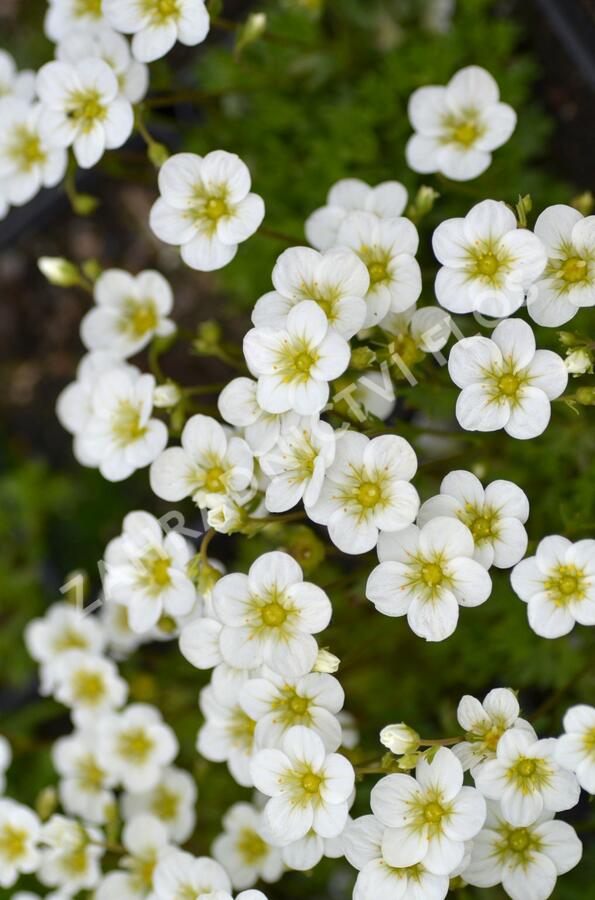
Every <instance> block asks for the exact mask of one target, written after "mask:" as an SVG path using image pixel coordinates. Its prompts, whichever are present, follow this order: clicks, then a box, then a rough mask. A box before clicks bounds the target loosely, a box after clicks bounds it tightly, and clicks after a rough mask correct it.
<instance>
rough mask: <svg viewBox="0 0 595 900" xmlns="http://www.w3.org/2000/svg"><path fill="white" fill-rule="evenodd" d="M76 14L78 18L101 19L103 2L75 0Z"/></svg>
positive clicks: (98, 0) (97, 0)
mask: <svg viewBox="0 0 595 900" xmlns="http://www.w3.org/2000/svg"><path fill="white" fill-rule="evenodd" d="M74 14H75V16H77V17H81V16H92V17H93V18H94V19H99V18H101V0H75V6H74Z"/></svg>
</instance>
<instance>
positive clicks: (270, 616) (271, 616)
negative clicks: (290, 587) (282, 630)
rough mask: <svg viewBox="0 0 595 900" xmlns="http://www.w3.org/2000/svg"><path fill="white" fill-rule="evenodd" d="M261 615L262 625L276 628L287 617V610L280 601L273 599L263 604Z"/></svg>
mask: <svg viewBox="0 0 595 900" xmlns="http://www.w3.org/2000/svg"><path fill="white" fill-rule="evenodd" d="M261 616H262V621H263V624H264V625H268V627H269V628H278V627H279V626H280V625H283V622H284V621H285V619H286V618H287V610H285V609H284V608H283V607H282V606H281V604H280V603H277V602H276V601H274V602H273V603H267V605H266V606H263V608H262V610H261Z"/></svg>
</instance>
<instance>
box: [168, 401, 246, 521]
mask: <svg viewBox="0 0 595 900" xmlns="http://www.w3.org/2000/svg"><path fill="white" fill-rule="evenodd" d="M181 443H182V446H181V447H168V448H167V450H165V451H164V452H163V453H162V454H161V455H160V456H159V457H158V458H157V459H156V460H155V462H154V463H153V465H152V466H151V474H150V477H151V487H152V488H153V490H154V492H155V493H156V494H157V496H158V497H162V498H163V499H164V500H170V501H177V500H182V499H183V498H184V497H192V499H193V500H194V502H195V503H196V504H197V505H198V506H200V507H201V508H203V507H207V508H209V509H212V508H213V507H215V506H218V505H219V504H220V503H221V501H222V500H224V499H225V498H226V497H230V498H235V497H238V496H239V495H240V494H241V493H242V492H245V491H246V490H247V488H248V487H249V485H250V483H251V481H252V474H253V468H254V459H253V456H252V451H251V450H250V448H249V446H248V444H247V443H246V441H244V440H243V439H242V438H239V437H235V436H230V432H229V429H227V430H226V429H225V428H223V426H222V425H220V424H219V422H217V421H216V420H215V419H212V418H211V417H210V416H203V415H196V416H192V417H191V418H190V419H188V421H187V422H186V424H185V425H184V430H183V432H182V437H181Z"/></svg>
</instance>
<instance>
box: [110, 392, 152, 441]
mask: <svg viewBox="0 0 595 900" xmlns="http://www.w3.org/2000/svg"><path fill="white" fill-rule="evenodd" d="M146 430H147V429H146V426H145V425H141V423H140V410H139V408H138V406H135V405H134V404H133V403H131V402H130V401H129V400H121V401H120V403H119V404H118V408H117V410H116V414H115V416H114V419H113V422H112V433H113V435H114V437H115V438H116V440H117V442H118V444H119V445H120V446H121V447H123V446H126V444H131V443H133V442H134V441H138V439H139V438H141V437H143V435H144V434H145V432H146Z"/></svg>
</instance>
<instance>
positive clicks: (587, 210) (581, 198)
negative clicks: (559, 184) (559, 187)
mask: <svg viewBox="0 0 595 900" xmlns="http://www.w3.org/2000/svg"><path fill="white" fill-rule="evenodd" d="M570 205H571V206H574V208H575V209H578V211H579V212H580V213H582V214H583V216H590V215H591V213H592V212H593V194H592V193H591V191H585V192H584V193H583V194H579V195H578V197H573V199H572V200H571V201H570Z"/></svg>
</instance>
